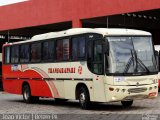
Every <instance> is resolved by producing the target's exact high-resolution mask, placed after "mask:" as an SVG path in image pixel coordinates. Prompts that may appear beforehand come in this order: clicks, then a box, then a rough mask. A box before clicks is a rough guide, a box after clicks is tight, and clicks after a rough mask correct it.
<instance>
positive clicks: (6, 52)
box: [4, 47, 10, 64]
mask: <svg viewBox="0 0 160 120" xmlns="http://www.w3.org/2000/svg"><path fill="white" fill-rule="evenodd" d="M4 56H5V57H4V63H5V64H9V63H10V47H5V48H4Z"/></svg>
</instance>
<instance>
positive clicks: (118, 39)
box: [2, 28, 158, 109]
mask: <svg viewBox="0 0 160 120" xmlns="http://www.w3.org/2000/svg"><path fill="white" fill-rule="evenodd" d="M155 57H156V56H155V52H154V47H153V43H152V36H151V34H150V33H148V32H145V31H141V30H134V29H119V28H95V29H91V28H73V29H68V30H65V31H60V32H50V33H46V34H40V35H35V36H33V37H32V38H31V39H30V40H26V41H21V42H15V43H6V44H5V45H4V46H3V63H2V67H3V73H2V79H3V87H4V90H5V91H6V92H8V93H13V94H21V95H23V100H24V102H26V103H32V102H36V101H38V100H39V98H41V97H46V98H54V99H55V101H63V100H64V101H65V100H69V99H71V100H79V103H80V107H81V108H82V109H89V108H90V107H91V103H92V102H121V103H122V105H123V106H125V107H130V106H131V105H132V104H133V101H134V100H137V99H149V98H156V97H157V95H158V77H157V74H158V70H157V63H156V58H155Z"/></svg>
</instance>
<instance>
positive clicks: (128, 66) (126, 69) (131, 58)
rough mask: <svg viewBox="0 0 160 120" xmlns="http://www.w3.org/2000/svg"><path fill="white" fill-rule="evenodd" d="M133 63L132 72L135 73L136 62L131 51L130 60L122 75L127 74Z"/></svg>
mask: <svg viewBox="0 0 160 120" xmlns="http://www.w3.org/2000/svg"><path fill="white" fill-rule="evenodd" d="M132 62H133V66H134V72H135V71H137V70H136V69H137V61H136V56H135V54H133V50H131V57H130V59H129V60H128V62H127V64H126V67H125V69H124V72H123V73H127V72H128V70H129V68H130V67H131V64H132Z"/></svg>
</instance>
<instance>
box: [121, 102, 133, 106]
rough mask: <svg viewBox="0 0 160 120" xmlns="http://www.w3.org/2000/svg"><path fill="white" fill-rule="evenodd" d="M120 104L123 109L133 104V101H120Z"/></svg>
mask: <svg viewBox="0 0 160 120" xmlns="http://www.w3.org/2000/svg"><path fill="white" fill-rule="evenodd" d="M121 103H122V105H123V106H124V107H130V106H132V104H133V100H130V101H121Z"/></svg>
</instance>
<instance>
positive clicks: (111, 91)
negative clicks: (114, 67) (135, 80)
mask: <svg viewBox="0 0 160 120" xmlns="http://www.w3.org/2000/svg"><path fill="white" fill-rule="evenodd" d="M105 90H106V93H105V94H106V102H113V101H124V100H135V99H148V98H156V97H157V95H158V83H157V84H150V85H143V86H113V85H107V84H106V85H105Z"/></svg>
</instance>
